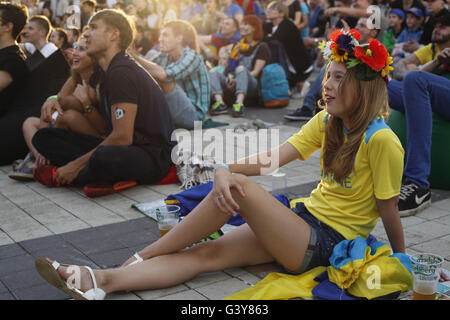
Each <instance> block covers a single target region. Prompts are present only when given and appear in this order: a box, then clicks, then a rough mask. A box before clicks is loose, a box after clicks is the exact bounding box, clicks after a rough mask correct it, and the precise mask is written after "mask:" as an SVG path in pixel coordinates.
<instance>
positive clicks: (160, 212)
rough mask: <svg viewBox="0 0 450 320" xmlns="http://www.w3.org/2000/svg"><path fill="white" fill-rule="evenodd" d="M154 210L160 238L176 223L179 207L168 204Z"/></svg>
mask: <svg viewBox="0 0 450 320" xmlns="http://www.w3.org/2000/svg"><path fill="white" fill-rule="evenodd" d="M154 210H155V215H156V220H157V222H158V229H159V237H160V238H161V237H163V236H164V235H165V234H166V233H168V232H169V231H170V230H171V229H172V228H173V227H175V226H176V225H177V223H178V220H179V217H180V207H179V206H176V205H172V204H169V205H165V206H160V207H158V208H156V209H154Z"/></svg>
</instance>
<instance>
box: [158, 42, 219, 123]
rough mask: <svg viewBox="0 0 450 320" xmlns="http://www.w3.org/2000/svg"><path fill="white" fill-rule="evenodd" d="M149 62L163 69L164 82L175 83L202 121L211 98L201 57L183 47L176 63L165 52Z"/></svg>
mask: <svg viewBox="0 0 450 320" xmlns="http://www.w3.org/2000/svg"><path fill="white" fill-rule="evenodd" d="M150 61H152V62H154V63H156V64H158V65H160V66H161V67H163V68H164V70H165V72H166V74H167V78H166V82H171V81H175V82H176V83H177V84H178V85H179V86H180V87H181V88H182V89H183V91H184V92H185V93H186V95H187V96H188V98H189V100H191V102H192V104H193V105H194V106H195V107H196V108H197V113H198V116H199V119H201V120H203V119H204V118H205V115H206V113H207V112H208V108H209V103H210V98H211V87H210V84H209V77H208V71H207V70H206V66H205V64H204V62H203V57H202V56H201V55H200V54H199V53H196V52H195V51H194V50H192V49H191V48H190V47H184V48H183V50H182V51H181V53H180V57H179V58H178V60H177V61H173V60H172V57H171V56H170V55H169V54H168V53H165V52H160V53H159V54H158V55H156V56H155V57H153V58H151V59H150Z"/></svg>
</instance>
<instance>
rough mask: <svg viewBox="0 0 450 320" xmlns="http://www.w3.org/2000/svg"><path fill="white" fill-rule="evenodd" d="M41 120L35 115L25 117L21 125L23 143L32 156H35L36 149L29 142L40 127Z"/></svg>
mask: <svg viewBox="0 0 450 320" xmlns="http://www.w3.org/2000/svg"><path fill="white" fill-rule="evenodd" d="M40 122H41V120H40V119H39V118H37V117H29V118H27V119H26V120H25V121H24V122H23V125H22V132H23V137H24V139H25V143H26V144H27V146H28V149H29V150H30V151H31V153H33V155H34V157H35V158H36V157H37V151H36V149H35V148H34V146H33V144H32V143H31V139H32V138H33V136H34V134H35V133H36V132H37V131H38V130H39V129H40Z"/></svg>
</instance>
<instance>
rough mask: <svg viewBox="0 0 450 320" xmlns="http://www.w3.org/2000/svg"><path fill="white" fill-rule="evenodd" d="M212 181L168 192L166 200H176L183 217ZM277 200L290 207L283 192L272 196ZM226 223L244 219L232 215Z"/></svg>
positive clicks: (233, 223) (207, 189)
mask: <svg viewBox="0 0 450 320" xmlns="http://www.w3.org/2000/svg"><path fill="white" fill-rule="evenodd" d="M212 187H213V182H212V181H210V182H207V183H204V184H200V185H198V186H196V187H194V188H191V189H188V190H185V191H182V192H180V193H177V194H170V195H168V196H167V198H166V199H165V200H166V201H167V200H177V201H178V202H179V203H177V205H178V206H180V216H181V217H184V216H186V215H187V214H189V212H191V211H192V210H194V208H195V207H196V206H197V205H198V204H199V203H200V202H201V201H202V200H203V199H204V198H205V197H206V196H207V195H208V193H209V192H210V191H211V190H212ZM274 197H275V198H276V199H277V200H278V201H280V202H281V203H282V204H283V205H285V206H286V207H288V208H290V206H289V200H288V198H287V197H286V196H285V195H284V194H277V195H275V196H274ZM227 223H228V224H231V225H233V226H240V225H241V224H244V223H245V221H244V219H242V217H241V216H240V215H239V214H238V215H237V216H232V217H230V219H229V220H228V222H227Z"/></svg>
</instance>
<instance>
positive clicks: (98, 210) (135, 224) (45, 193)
mask: <svg viewBox="0 0 450 320" xmlns="http://www.w3.org/2000/svg"><path fill="white" fill-rule="evenodd" d="M300 105H301V100H292V101H291V104H290V105H289V106H288V107H286V108H283V109H274V110H267V109H261V108H249V109H248V110H247V112H246V118H242V119H233V118H231V117H230V116H228V115H222V116H219V117H215V118H214V120H215V121H223V122H227V123H229V126H227V127H221V128H217V129H210V130H221V131H222V132H224V131H225V130H226V129H231V128H233V127H234V126H235V125H236V124H238V123H243V122H251V121H252V120H253V119H257V118H259V119H262V120H264V121H267V122H271V123H273V124H276V126H275V127H273V128H275V129H279V130H278V131H277V132H279V137H278V140H277V141H275V143H276V144H278V143H280V142H282V141H284V140H285V139H286V138H287V137H289V136H290V135H291V134H293V133H295V132H296V131H297V130H298V129H299V128H300V126H301V125H302V124H303V122H288V123H285V122H284V121H283V120H282V115H283V114H284V113H285V112H286V111H287V110H290V109H295V108H297V107H299V106H300ZM274 132H275V131H274ZM204 133H205V136H207V135H208V131H204ZM180 136H183V137H184V139H182V138H180ZM188 136H190V137H191V140H192V139H193V140H194V141H196V142H198V141H201V137H200V138H199V137H193V136H192V135H191V134H190V133H189V132H180V133H179V137H178V138H179V140H181V141H180V143H181V144H182V145H183V146H185V147H188V146H189V141H188V140H189V139H187V137H188ZM240 137H242V136H240ZM237 141H240V140H239V139H238V140H232V139H230V140H229V141H228V140H226V141H225V146H226V153H225V155H224V157H227V156H229V154H230V150H234V151H233V152H235V157H240V156H242V154H248V153H249V152H253V151H255V150H253V151H252V147H249V144H250V145H251V144H252V142H247V143H246V145H245V146H244V145H239V143H237ZM208 143H209V142H208ZM208 143H206V145H208ZM191 145H192V144H191ZM267 147H270V146H267ZM253 148H254V146H253ZM318 157H319V154H318V152H316V153H314V154H313V155H312V156H311V157H310V158H309V159H308V160H307V161H304V162H301V161H298V160H297V161H294V162H293V163H290V164H288V165H287V166H286V167H284V168H282V171H283V172H285V173H286V176H287V188H286V189H285V192H286V193H287V195H288V196H289V197H302V196H307V195H308V194H309V193H310V192H311V190H312V189H313V188H314V187H315V185H316V184H317V182H318V181H319V180H320V173H319V168H318V164H317V163H318ZM227 159H228V158H227ZM217 160H218V161H220V159H217ZM10 171H11V167H10V166H4V167H0V300H4V299H17V300H27V299H56V300H60V299H68V296H67V295H65V294H64V293H62V292H60V291H58V290H56V289H54V288H53V287H52V286H50V285H48V284H47V283H46V282H45V281H44V280H43V279H42V278H41V277H40V276H39V275H38V274H37V272H36V271H35V268H34V259H35V258H36V257H38V256H44V257H50V258H53V259H56V260H58V261H60V262H63V263H69V264H81V265H89V266H92V267H95V268H107V267H115V266H118V265H120V264H122V263H123V262H124V261H125V260H126V259H127V258H129V257H130V256H131V255H132V254H133V253H134V252H136V251H137V250H140V249H142V248H143V247H145V246H146V245H148V244H149V243H151V242H153V241H155V240H156V239H157V238H158V230H157V226H156V223H155V222H154V221H153V220H151V219H149V218H147V217H145V216H143V215H142V214H141V213H139V212H138V211H137V210H135V209H133V208H131V205H132V204H133V203H136V202H147V201H152V200H158V199H164V198H165V197H166V196H167V195H169V194H172V193H177V192H179V191H180V190H179V189H178V185H164V186H151V185H150V186H138V187H134V188H132V189H129V190H126V191H123V192H121V193H119V194H114V195H110V196H105V197H101V198H95V199H91V198H87V197H86V196H85V195H84V193H83V191H82V189H80V188H74V187H65V188H47V187H45V186H43V185H40V184H39V183H36V182H27V183H24V182H17V181H14V180H11V179H9V178H8V176H7V174H8V173H9V172H10ZM254 179H255V181H257V182H258V183H260V184H261V185H262V186H263V187H264V188H265V189H266V190H269V191H270V190H271V189H272V178H271V177H254ZM432 194H433V197H432V200H433V204H432V205H431V207H430V208H428V209H426V210H425V211H423V212H421V213H419V214H417V215H416V216H413V217H408V218H403V219H402V223H403V226H404V230H405V237H406V245H407V252H408V253H416V252H434V253H437V254H440V255H441V256H443V257H445V259H446V261H445V264H444V267H445V268H447V269H450V209H449V208H450V191H443V190H432ZM373 234H374V235H375V236H376V237H377V238H378V239H379V240H382V241H387V236H386V234H385V231H384V228H383V225H382V223H381V221H380V223H379V224H378V225H377V226H376V228H375V229H374V231H373ZM279 270H280V269H279V268H278V267H277V266H276V265H274V264H269V265H261V266H255V267H249V268H234V269H230V270H224V271H222V272H215V273H209V274H203V275H200V276H198V277H196V278H194V279H192V280H191V281H188V282H186V283H183V284H181V285H178V286H175V287H172V288H168V289H163V290H151V291H139V292H129V293H117V294H112V295H109V296H108V297H107V298H108V299H131V300H133V299H143V300H150V299H152V300H153V299H163V300H166V299H177V300H206V299H209V300H216V299H223V298H225V297H226V296H228V295H230V294H232V293H235V292H237V291H240V290H243V289H245V288H247V287H249V286H251V285H253V284H255V283H257V282H258V281H259V280H260V279H261V278H262V277H264V276H265V275H267V274H268V273H269V272H271V271H279Z"/></svg>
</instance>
